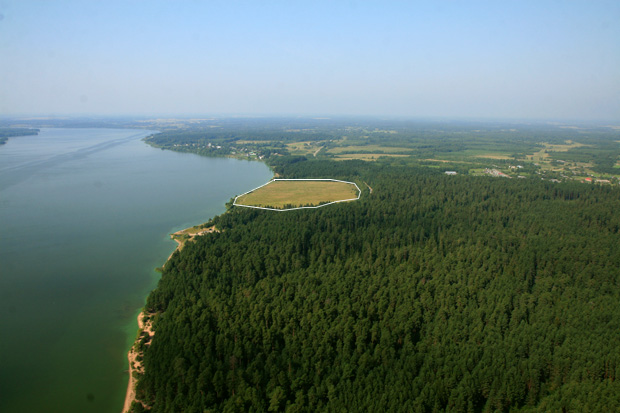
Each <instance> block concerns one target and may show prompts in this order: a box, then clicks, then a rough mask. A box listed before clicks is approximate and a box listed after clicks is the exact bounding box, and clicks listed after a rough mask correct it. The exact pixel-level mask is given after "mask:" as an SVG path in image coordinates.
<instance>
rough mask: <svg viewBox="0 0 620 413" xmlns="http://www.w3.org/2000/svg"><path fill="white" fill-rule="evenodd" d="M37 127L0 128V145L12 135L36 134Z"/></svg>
mask: <svg viewBox="0 0 620 413" xmlns="http://www.w3.org/2000/svg"><path fill="white" fill-rule="evenodd" d="M38 134H39V130H38V129H26V128H0V145H3V144H5V143H6V141H7V140H8V138H10V137H12V136H27V135H38Z"/></svg>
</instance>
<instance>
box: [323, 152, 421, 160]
mask: <svg viewBox="0 0 620 413" xmlns="http://www.w3.org/2000/svg"><path fill="white" fill-rule="evenodd" d="M382 156H389V157H392V158H398V157H401V158H402V157H404V158H406V157H408V156H409V155H399V154H392V153H349V154H346V155H336V157H335V158H334V159H335V160H337V161H349V160H351V159H361V160H362V161H376V160H377V159H379V158H380V157H382Z"/></svg>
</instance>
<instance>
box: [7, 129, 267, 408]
mask: <svg viewBox="0 0 620 413" xmlns="http://www.w3.org/2000/svg"><path fill="white" fill-rule="evenodd" d="M151 133H152V132H150V131H141V130H126V129H125V130H118V129H42V130H41V133H40V134H39V136H23V137H15V138H10V139H9V141H8V142H7V144H5V145H2V146H0V411H1V412H120V410H121V409H122V405H123V400H124V396H125V389H126V387H127V378H128V375H127V358H126V352H127V350H128V349H129V347H130V346H131V343H132V341H133V338H134V336H135V333H136V330H137V323H136V316H137V314H138V312H139V310H140V308H141V307H142V306H143V304H144V300H145V297H146V295H147V294H148V293H149V291H150V290H152V289H153V288H154V287H155V285H156V283H157V279H158V275H157V274H156V273H155V272H154V268H155V267H158V266H161V265H162V264H163V262H164V261H165V260H166V258H167V257H168V255H169V254H170V253H171V252H172V251H173V250H174V248H175V246H176V244H175V243H174V242H173V241H171V240H170V238H169V235H168V234H170V233H171V232H174V231H177V230H179V229H182V228H186V227H189V226H191V225H195V224H198V223H202V222H205V221H207V220H208V219H209V218H210V217H212V216H214V215H217V214H220V213H222V212H224V203H225V202H226V201H228V200H229V199H230V198H231V197H233V196H234V195H236V194H240V193H243V192H246V191H248V190H250V189H252V188H255V187H257V186H259V185H261V184H263V183H264V182H266V181H267V180H268V179H270V178H271V175H272V174H271V172H270V171H269V169H268V168H267V167H266V166H265V165H263V164H261V163H257V162H247V161H239V160H234V159H224V158H204V157H199V156H196V155H192V154H181V153H175V152H170V151H162V150H160V149H154V148H152V147H150V146H148V145H146V144H145V143H144V142H142V141H141V139H142V138H144V137H145V136H148V135H150V134H151Z"/></svg>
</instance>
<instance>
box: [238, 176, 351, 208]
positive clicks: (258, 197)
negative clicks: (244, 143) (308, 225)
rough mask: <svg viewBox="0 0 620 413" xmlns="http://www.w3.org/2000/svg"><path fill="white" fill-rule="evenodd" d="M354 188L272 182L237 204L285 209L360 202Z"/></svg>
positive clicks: (343, 184)
mask: <svg viewBox="0 0 620 413" xmlns="http://www.w3.org/2000/svg"><path fill="white" fill-rule="evenodd" d="M357 196H358V191H357V188H356V187H355V185H353V184H349V183H346V182H334V181H297V180H295V181H280V180H275V181H271V182H270V183H269V184H267V185H265V186H262V187H260V188H258V189H256V190H254V191H252V192H250V193H248V194H245V195H242V196H240V197H239V198H237V200H236V201H235V204H237V205H246V206H256V207H263V208H265V207H271V208H283V207H285V206H287V207H300V206H317V205H320V204H325V203H328V202H334V201H341V200H349V199H357Z"/></svg>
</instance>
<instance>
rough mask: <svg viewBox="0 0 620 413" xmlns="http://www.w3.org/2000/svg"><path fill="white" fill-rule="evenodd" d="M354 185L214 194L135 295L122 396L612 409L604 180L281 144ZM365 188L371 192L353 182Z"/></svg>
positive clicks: (619, 340)
mask: <svg viewBox="0 0 620 413" xmlns="http://www.w3.org/2000/svg"><path fill="white" fill-rule="evenodd" d="M273 168H274V170H275V172H277V173H279V174H280V175H281V176H285V177H289V178H296V177H304V178H310V177H330V178H334V179H343V180H348V181H355V182H357V183H358V185H359V187H360V188H362V189H363V194H362V197H361V199H360V200H359V201H356V202H351V203H346V204H337V205H331V206H329V207H325V208H320V209H317V210H301V211H290V212H286V213H281V212H273V211H259V210H250V209H244V208H238V207H232V208H231V209H230V210H229V211H228V212H227V213H225V214H223V215H221V216H219V217H216V218H215V219H213V221H212V224H215V225H216V227H217V228H218V229H219V230H220V232H214V233H211V234H208V235H206V236H203V237H198V238H197V239H196V241H195V242H192V243H188V244H187V245H186V246H185V248H184V249H183V250H182V251H180V252H177V253H175V254H174V255H173V256H172V257H171V259H170V260H169V261H168V263H167V264H166V266H165V269H164V271H163V275H162V278H161V281H160V283H159V286H158V287H157V289H156V290H154V291H153V292H152V293H151V295H150V296H149V298H148V301H147V305H146V308H145V310H146V311H148V312H149V313H151V314H154V315H153V316H152V317H153V318H154V320H155V322H154V326H155V331H156V334H155V336H154V338H153V340H152V341H151V342H150V343H148V344H147V343H145V342H142V343H141V344H140V346H141V347H142V348H143V349H144V350H145V352H144V364H145V374H144V375H143V376H141V377H140V380H139V382H138V388H137V393H138V398H139V399H140V400H142V402H144V406H146V407H143V405H142V404H140V403H134V407H133V409H134V411H141V410H143V409H145V408H146V409H150V410H151V411H153V412H180V411H183V412H203V411H256V412H262V411H287V412H315V411H351V412H366V411H398V412H411V411H421V412H425V411H455V412H467V411H474V412H475V411H512V410H519V409H522V410H536V411H617V409H618V408H619V407H620V385H619V382H618V378H619V377H620V334H619V331H620V305H619V304H618V303H620V285H619V284H620V278H619V269H620V214H618V209H619V207H620V191H618V190H617V189H615V188H612V187H610V186H592V185H584V184H578V183H565V184H553V183H549V182H546V181H540V180H538V181H537V180H508V179H493V178H489V177H472V176H461V175H459V176H446V175H444V174H442V173H439V172H438V171H436V170H433V169H422V168H415V167H411V166H395V165H388V164H379V163H368V162H362V161H347V162H333V161H318V160H306V158H281V159H280V160H279V162H277V163H276V162H274V163H273ZM370 188H372V192H371V191H370Z"/></svg>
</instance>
